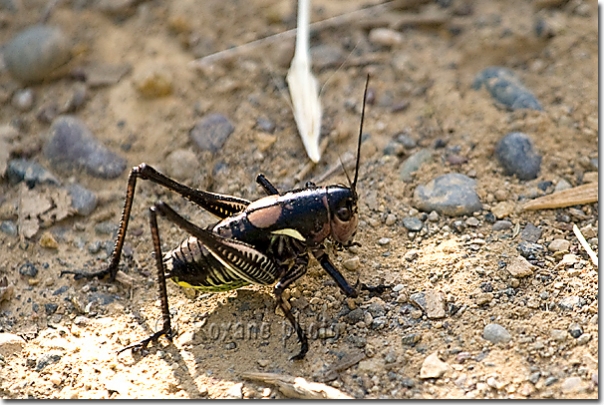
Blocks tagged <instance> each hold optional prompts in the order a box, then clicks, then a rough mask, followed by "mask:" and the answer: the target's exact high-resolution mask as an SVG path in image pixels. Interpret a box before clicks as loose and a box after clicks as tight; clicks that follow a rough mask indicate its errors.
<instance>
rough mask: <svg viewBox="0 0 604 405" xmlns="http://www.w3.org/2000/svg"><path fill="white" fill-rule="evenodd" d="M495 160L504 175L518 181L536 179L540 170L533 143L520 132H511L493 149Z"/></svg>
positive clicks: (537, 155)
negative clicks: (515, 178) (513, 177)
mask: <svg viewBox="0 0 604 405" xmlns="http://www.w3.org/2000/svg"><path fill="white" fill-rule="evenodd" d="M495 154H496V155H497V159H498V160H499V162H500V163H501V165H502V166H503V168H504V171H505V174H507V175H509V176H514V175H516V177H518V178H519V179H520V180H532V179H535V178H537V176H538V175H539V171H540V170H541V156H540V155H539V154H538V153H537V152H536V151H535V150H534V148H533V142H532V141H531V139H530V138H529V136H528V135H526V134H523V133H522V132H511V133H509V134H507V135H506V136H505V137H503V138H502V139H501V140H500V141H499V143H498V144H497V147H496V148H495Z"/></svg>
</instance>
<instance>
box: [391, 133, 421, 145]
mask: <svg viewBox="0 0 604 405" xmlns="http://www.w3.org/2000/svg"><path fill="white" fill-rule="evenodd" d="M396 141H397V142H398V143H400V144H401V145H403V146H404V147H405V149H413V148H415V147H416V146H417V142H416V141H415V139H413V138H411V136H409V134H407V133H406V132H401V133H400V134H398V135H397V136H396Z"/></svg>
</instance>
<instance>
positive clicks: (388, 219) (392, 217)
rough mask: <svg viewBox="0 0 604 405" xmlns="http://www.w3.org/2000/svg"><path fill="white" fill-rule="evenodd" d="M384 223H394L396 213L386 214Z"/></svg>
mask: <svg viewBox="0 0 604 405" xmlns="http://www.w3.org/2000/svg"><path fill="white" fill-rule="evenodd" d="M384 223H385V224H386V226H392V225H394V224H395V223H396V215H394V214H388V216H387V217H386V221H385V222H384Z"/></svg>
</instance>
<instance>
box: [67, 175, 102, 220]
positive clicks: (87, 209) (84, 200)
mask: <svg viewBox="0 0 604 405" xmlns="http://www.w3.org/2000/svg"><path fill="white" fill-rule="evenodd" d="M67 190H68V191H69V195H70V196H71V206H72V207H73V209H74V210H75V212H76V213H77V214H78V215H82V216H87V215H90V214H91V213H92V211H94V209H95V208H96V204H97V197H96V194H95V193H93V192H92V191H90V190H88V189H87V188H84V187H82V186H80V185H79V184H76V183H73V184H70V185H69V186H67Z"/></svg>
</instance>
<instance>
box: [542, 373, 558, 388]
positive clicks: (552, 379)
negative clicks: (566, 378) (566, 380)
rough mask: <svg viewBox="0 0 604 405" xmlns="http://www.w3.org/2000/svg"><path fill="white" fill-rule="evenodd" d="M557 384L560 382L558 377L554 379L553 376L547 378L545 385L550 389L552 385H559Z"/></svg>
mask: <svg viewBox="0 0 604 405" xmlns="http://www.w3.org/2000/svg"><path fill="white" fill-rule="evenodd" d="M557 382H558V377H554V376H553V375H552V376H550V377H547V378H546V379H545V382H544V384H545V386H546V387H549V386H551V385H554V384H555V383H557Z"/></svg>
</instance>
